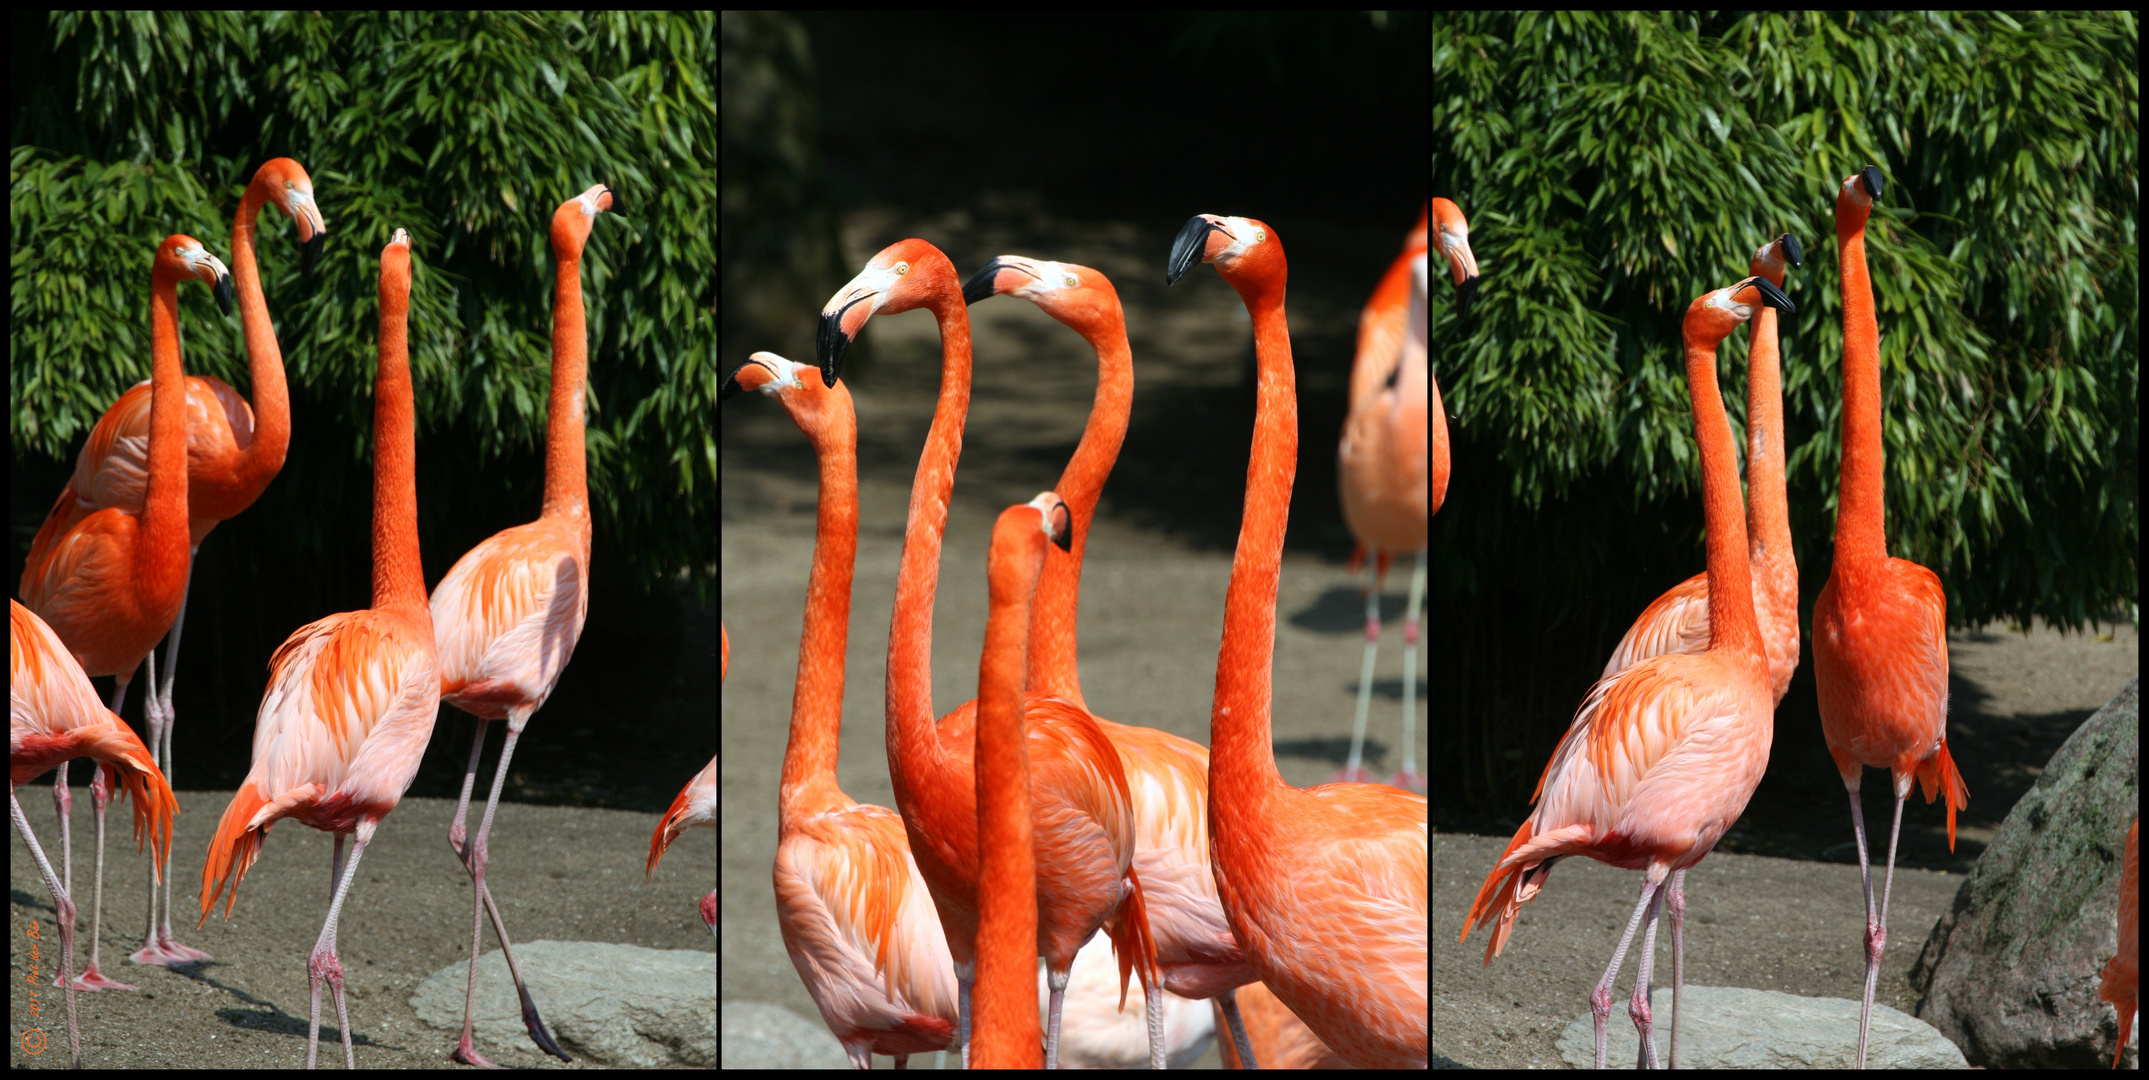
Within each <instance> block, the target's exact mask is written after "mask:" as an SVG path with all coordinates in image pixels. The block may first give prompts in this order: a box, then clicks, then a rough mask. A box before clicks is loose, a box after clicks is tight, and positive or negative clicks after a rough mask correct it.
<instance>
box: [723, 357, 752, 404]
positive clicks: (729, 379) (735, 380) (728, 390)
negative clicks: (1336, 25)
mask: <svg viewBox="0 0 2149 1080" xmlns="http://www.w3.org/2000/svg"><path fill="white" fill-rule="evenodd" d="M752 363H753V361H751V360H748V361H747V362H746V363H744V364H740V365H739V366H738V367H735V368H732V369H731V374H729V375H726V376H724V383H723V385H721V386H719V387H717V388H716V401H717V404H719V405H721V404H723V403H724V402H727V401H730V400H731V399H732V398H735V397H737V396H739V395H740V394H743V393H745V392H746V388H745V387H743V386H740V385H739V372H741V371H744V370H746V368H747V366H748V365H749V364H752Z"/></svg>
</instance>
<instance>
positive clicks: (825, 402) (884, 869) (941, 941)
mask: <svg viewBox="0 0 2149 1080" xmlns="http://www.w3.org/2000/svg"><path fill="white" fill-rule="evenodd" d="M748 392H754V393H760V394H763V395H766V396H768V397H772V398H775V399H776V401H777V403H779V404H781V405H782V406H783V407H784V410H785V411H786V412H788V413H790V415H791V419H792V421H793V422H794V423H796V424H797V425H798V427H799V430H801V431H803V432H805V433H806V437H807V438H808V439H810V440H812V442H813V447H814V452H815V454H817V455H818V456H819V458H820V469H821V475H820V499H819V508H818V510H817V511H816V520H815V522H814V537H813V570H812V574H811V576H810V577H809V578H808V580H807V584H806V618H805V630H804V632H803V634H802V635H801V636H800V638H799V653H798V656H799V662H798V682H797V685H796V687H795V688H794V690H793V693H792V697H791V733H790V738H789V740H788V741H787V742H786V743H785V746H784V766H783V782H782V787H781V792H780V795H779V797H778V801H777V832H778V839H777V843H776V870H775V880H776V923H777V928H778V929H779V930H781V931H782V932H783V940H784V948H785V950H786V951H788V952H789V953H790V954H791V964H792V966H793V967H795V968H797V969H798V977H799V981H800V982H802V983H804V984H805V985H806V992H807V993H808V994H809V995H811V996H812V997H813V1003H814V1005H815V1007H817V1008H819V1009H820V1010H821V1019H822V1020H823V1021H825V1022H826V1023H827V1024H828V1029H829V1030H830V1031H832V1032H834V1033H835V1035H836V1040H837V1041H838V1042H840V1043H842V1044H843V1050H844V1053H845V1054H847V1055H849V1057H850V1059H851V1064H852V1065H854V1066H856V1067H858V1068H861V1069H865V1068H870V1067H872V1058H873V1055H874V1054H888V1055H891V1056H893V1057H894V1058H895V1060H896V1066H897V1067H898V1068H902V1067H905V1066H906V1065H907V1063H908V1061H909V1058H910V1055H912V1054H922V1053H925V1052H927V1051H930V1050H944V1049H946V1048H947V1046H948V1044H949V1043H950V1042H952V1041H954V1038H955V1024H956V1021H957V1019H958V1017H957V1014H956V991H955V966H954V963H953V961H951V960H950V959H949V956H948V943H947V938H946V936H945V935H943V934H942V933H941V930H940V917H939V915H938V914H937V913H936V912H935V911H934V910H933V898H932V895H931V893H930V892H928V891H927V889H926V886H925V879H924V878H923V877H921V876H919V874H918V864H917V862H916V861H915V860H914V859H912V858H911V855H910V841H909V840H908V839H907V838H905V836H904V835H903V819H902V817H901V816H900V815H898V814H897V813H896V812H895V811H893V810H889V809H887V808H885V807H879V806H870V805H863V804H860V803H858V802H855V801H853V800H852V799H851V797H850V796H849V795H846V794H844V792H843V789H842V787H840V786H839V785H838V783H837V780H836V758H837V749H838V745H839V743H840V740H841V739H842V736H843V667H844V656H845V652H846V649H847V648H848V643H849V637H850V621H851V573H852V569H853V567H854V565H855V563H856V562H857V557H858V422H857V417H856V414H855V413H854V412H853V411H852V407H851V392H850V389H849V388H848V387H845V386H842V385H840V384H838V385H836V386H830V385H828V384H827V383H824V382H822V381H821V373H820V372H819V371H818V370H816V369H814V368H812V367H809V366H806V365H803V364H794V363H792V362H791V361H789V360H786V359H784V358H783V357H781V356H777V355H775V354H774V353H766V352H757V353H755V354H753V356H752V357H751V358H749V359H748V360H747V362H746V363H744V364H742V365H740V366H739V369H738V370H737V371H734V372H732V373H731V376H730V377H729V378H727V379H725V380H724V385H723V388H722V389H720V390H719V391H718V397H719V398H722V399H726V400H728V399H730V398H731V397H733V396H736V395H738V394H742V393H748ZM706 775H707V776H708V779H709V796H708V797H709V812H710V815H711V819H712V823H713V819H714V814H715V810H716V765H715V763H714V762H712V763H710V766H709V769H708V771H707V774H706ZM683 797H684V796H682V798H683ZM709 895H710V897H711V898H712V899H711V903H712V905H713V903H714V901H713V898H714V897H715V895H716V894H715V893H714V892H713V891H712V892H711V893H710V894H709ZM712 910H713V907H712Z"/></svg>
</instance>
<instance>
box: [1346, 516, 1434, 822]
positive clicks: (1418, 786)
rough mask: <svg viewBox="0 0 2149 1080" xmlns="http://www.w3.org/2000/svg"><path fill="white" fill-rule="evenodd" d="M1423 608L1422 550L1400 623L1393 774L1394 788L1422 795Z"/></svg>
mask: <svg viewBox="0 0 2149 1080" xmlns="http://www.w3.org/2000/svg"><path fill="white" fill-rule="evenodd" d="M1424 607H1425V550H1424V549H1423V548H1420V549H1419V550H1418V563H1417V566H1416V567H1415V568H1414V569H1412V570H1411V572H1410V608H1409V613H1408V614H1407V615H1406V616H1405V617H1404V620H1403V767H1402V768H1401V769H1400V770H1398V771H1397V772H1396V774H1395V786H1396V787H1399V788H1403V789H1405V790H1407V791H1415V792H1418V793H1419V794H1421V795H1422V794H1424V793H1425V774H1424V773H1421V772H1419V771H1418V734H1417V723H1418V616H1419V614H1420V613H1421V612H1422V611H1423V610H1424ZM1360 685H1361V686H1362V685H1363V684H1360Z"/></svg>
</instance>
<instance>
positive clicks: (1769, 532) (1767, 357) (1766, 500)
mask: <svg viewBox="0 0 2149 1080" xmlns="http://www.w3.org/2000/svg"><path fill="white" fill-rule="evenodd" d="M1750 333H1751V337H1750V338H1749V339H1748V344H1747V350H1746V489H1747V490H1746V500H1747V503H1746V513H1747V522H1746V525H1747V531H1748V534H1749V535H1748V536H1747V543H1748V545H1749V551H1750V553H1751V555H1752V557H1753V559H1754V561H1755V570H1756V572H1757V573H1769V572H1771V571H1775V570H1779V569H1781V566H1782V565H1787V564H1788V562H1789V560H1790V558H1791V511H1790V508H1789V505H1788V503H1787V502H1786V501H1785V495H1784V471H1783V470H1784V459H1783V369H1782V366H1781V363H1780V359H1779V354H1778V352H1777V348H1776V309H1775V308H1772V307H1763V308H1762V309H1761V310H1760V311H1759V312H1756V313H1755V314H1754V317H1753V323H1752V327H1751V331H1750Z"/></svg>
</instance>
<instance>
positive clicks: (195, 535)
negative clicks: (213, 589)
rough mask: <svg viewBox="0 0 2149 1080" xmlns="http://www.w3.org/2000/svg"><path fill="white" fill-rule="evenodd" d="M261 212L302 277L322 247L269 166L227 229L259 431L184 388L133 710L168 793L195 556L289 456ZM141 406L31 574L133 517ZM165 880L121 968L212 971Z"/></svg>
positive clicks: (294, 183)
mask: <svg viewBox="0 0 2149 1080" xmlns="http://www.w3.org/2000/svg"><path fill="white" fill-rule="evenodd" d="M264 205H272V206H275V207H276V208H277V209H278V210H280V211H282V212H283V213H284V214H285V215H286V216H288V217H290V218H291V220H292V222H293V223H294V224H295V226H296V227H297V231H298V238H299V256H300V258H299V261H300V265H301V266H302V267H304V269H305V270H306V271H308V272H311V271H312V269H313V265H314V262H315V260H316V259H318V258H319V257H320V253H321V248H322V245H323V244H324V243H325V240H326V237H327V235H328V227H327V225H325V224H324V223H323V222H322V220H321V211H320V208H319V206H318V205H317V204H316V203H315V202H314V197H313V179H312V178H311V177H309V176H307V175H306V169H305V167H304V166H302V165H300V164H299V163H298V162H296V161H293V160H291V159H290V158H273V159H271V160H269V161H266V162H263V163H262V165H261V167H260V168H259V169H257V170H255V171H254V178H253V180H252V182H251V183H249V184H247V186H246V194H245V195H244V196H243V197H242V198H241V199H240V200H239V209H238V212H237V213H236V214H234V215H232V219H231V273H232V285H233V286H234V288H235V290H236V292H237V294H238V296H237V298H238V304H239V316H240V323H241V325H242V327H243V328H244V331H245V338H246V359H247V374H248V377H249V379H250V380H251V382H252V383H253V387H254V402H255V405H258V406H259V414H258V425H257V415H256V410H255V408H254V406H250V405H248V404H247V401H246V399H245V398H243V397H241V396H240V395H239V392H238V391H237V390H234V389H232V388H231V386H230V385H228V384H226V383H225V382H223V381H222V380H220V379H215V378H211V377H209V376H207V375H189V376H187V379H186V399H185V409H186V414H187V517H188V521H187V540H188V546H187V579H186V580H187V584H186V585H183V586H182V587H181V589H180V594H179V614H178V615H177V616H175V617H174V618H173V619H172V629H171V633H170V634H169V635H168V636H167V638H166V640H165V647H164V679H163V681H162V683H161V684H159V682H158V680H157V658H156V656H155V655H154V654H152V655H151V656H150V657H149V691H148V696H147V698H146V699H145V704H144V706H143V709H142V717H143V722H144V724H145V726H146V730H147V731H148V733H149V744H148V745H149V752H150V756H151V757H153V758H155V759H156V760H157V762H158V764H159V765H160V766H161V767H162V768H163V769H164V771H165V779H166V780H167V781H169V780H170V779H171V767H172V762H171V757H172V726H173V724H172V721H173V718H174V710H173V708H172V684H173V681H174V680H175V679H176V678H177V675H178V667H179V632H180V630H181V628H182V627H183V626H184V625H185V623H186V614H187V608H186V601H187V595H188V592H189V591H190V586H191V584H192V582H193V576H194V556H195V554H196V553H197V552H199V551H200V550H201V542H202V540H203V538H205V537H207V536H208V535H209V530H211V529H214V528H216V526H217V524H218V523H219V522H222V521H224V520H226V519H228V518H233V517H237V516H238V515H239V514H240V513H241V512H243V511H244V510H245V509H246V508H247V507H249V506H252V505H253V504H254V500H255V499H258V498H260V496H261V493H262V491H263V490H265V489H267V487H268V486H269V481H271V480H274V479H275V478H276V474H277V472H278V471H279V470H281V469H282V468H283V464H284V452H285V450H286V449H287V448H289V446H290V444H291V401H290V395H289V394H288V393H287V392H286V390H285V387H284V361H283V351H282V350H281V349H280V348H279V347H278V346H277V344H276V328H275V326H274V325H273V324H272V323H271V322H270V320H269V309H268V302H267V301H266V300H265V299H264V297H263V294H262V290H261V272H260V268H259V266H258V265H257V263H256V261H255V258H254V224H255V221H256V219H258V218H259V217H260V215H261V208H262V207H263V206H264ZM149 398H150V384H149V383H147V382H144V383H139V384H137V385H136V386H135V387H134V388H133V389H131V390H128V391H127V392H126V393H125V394H122V395H120V398H119V400H118V401H116V402H114V403H113V404H112V407H111V408H109V409H107V410H105V414H104V416H102V417H101V418H99V419H98V421H97V426H96V427H95V428H94V429H92V430H91V432H90V437H89V441H88V442H86V443H85V444H84V445H83V447H82V452H81V454H80V456H78V457H77V458H76V459H75V472H74V477H73V479H72V480H70V481H69V483H68V485H67V488H66V490H65V491H63V492H61V493H60V497H59V499H58V500H57V501H56V502H54V503H53V507H52V512H51V513H50V514H49V515H47V517H46V519H45V524H44V526H43V527H42V528H40V529H39V530H38V533H37V538H36V539H35V540H33V541H32V542H31V545H30V565H31V566H36V565H38V564H39V563H40V562H41V561H42V560H43V558H44V557H45V554H46V553H47V552H49V550H50V548H51V546H52V544H53V543H54V542H56V541H57V540H58V538H59V537H60V536H61V535H64V534H65V533H66V531H67V530H68V529H69V528H72V527H73V526H74V524H75V523H76V522H78V521H80V520H81V519H82V518H84V517H86V516H88V515H89V514H92V513H94V512H96V511H98V510H100V509H104V508H106V507H113V506H117V507H122V508H124V509H127V510H133V511H140V510H141V508H142V500H143V495H144V493H145V485H144V480H145V478H146V476H147V472H148V462H149V446H148V440H149V426H150V419H149ZM26 576H27V571H26ZM24 589H25V591H27V589H28V585H27V583H26V584H25V585H24ZM114 708H115V709H116V708H117V706H114ZM167 869H168V868H167ZM165 876H168V875H167V874H163V873H162V872H160V871H157V870H155V869H152V871H151V873H150V875H149V879H150V888H149V915H148V929H147V930H145V931H144V932H143V934H142V947H141V948H140V949H139V950H136V952H135V953H134V955H132V956H129V957H128V958H127V960H128V962H129V963H134V964H160V965H164V966H167V967H176V966H179V965H181V964H192V963H196V962H199V961H202V960H208V959H211V957H210V955H209V954H208V953H205V952H203V951H201V950H199V949H195V948H192V947H189V946H186V945H182V944H180V943H179V942H178V941H177V940H176V939H174V938H173V937H172V898H171V895H170V894H169V892H167V891H164V890H161V889H160V888H159V887H158V885H157V883H158V882H159V881H160V880H162V878H163V877H165ZM114 985H116V984H114Z"/></svg>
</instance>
